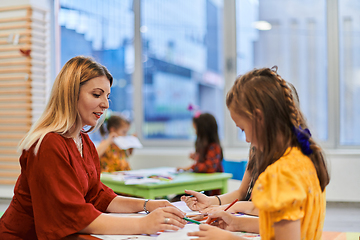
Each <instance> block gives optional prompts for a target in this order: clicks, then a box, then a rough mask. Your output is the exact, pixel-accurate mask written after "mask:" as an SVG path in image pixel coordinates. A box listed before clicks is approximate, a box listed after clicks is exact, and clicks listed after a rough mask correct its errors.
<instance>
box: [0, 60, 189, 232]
mask: <svg viewBox="0 0 360 240" xmlns="http://www.w3.org/2000/svg"><path fill="white" fill-rule="evenodd" d="M112 80H113V78H112V76H111V74H110V73H109V72H108V70H107V69H106V68H105V67H104V66H102V65H100V64H99V63H96V62H95V61H93V60H91V59H90V58H86V57H74V58H72V59H70V60H69V61H68V62H67V63H66V64H65V65H64V67H63V68H62V70H61V71H60V73H59V75H58V76H57V78H56V80H55V82H54V86H53V89H52V92H51V96H50V100H49V103H48V104H47V106H46V108H45V111H44V113H43V114H42V116H41V117H40V119H39V120H38V121H37V122H36V123H35V124H34V125H33V126H32V128H31V129H30V131H29V132H28V133H27V134H26V136H25V137H24V139H23V140H22V141H21V143H20V145H19V150H21V151H22V155H21V157H20V164H21V175H20V176H19V178H18V180H17V183H16V186H15V189H14V197H13V199H12V201H11V203H10V205H9V208H8V209H7V210H6V212H5V213H4V215H3V217H2V218H1V219H0V239H61V238H63V237H65V236H68V235H70V234H73V233H77V232H80V233H92V234H142V233H146V234H151V233H156V232H158V231H161V230H178V229H179V228H182V227H184V224H185V223H186V221H185V220H183V219H182V217H183V216H184V213H182V212H181V211H180V210H178V209H177V208H175V207H172V205H171V204H170V203H169V202H168V201H164V200H159V201H155V200H151V201H149V200H144V199H136V198H128V197H121V196H117V195H116V194H115V193H114V192H113V191H112V190H111V189H109V188H108V187H106V186H105V185H103V184H102V183H101V182H100V163H99V157H98V154H97V151H96V148H95V146H94V144H93V143H92V142H91V140H90V138H89V137H88V135H87V134H86V133H87V132H89V131H91V130H92V129H93V128H94V127H95V125H97V124H98V120H99V119H100V117H101V116H102V114H103V113H104V111H105V110H106V109H107V108H108V107H109V103H108V97H109V94H110V87H111V84H112ZM86 126H89V127H90V128H89V129H88V130H87V131H85V130H84V128H85V127H86ZM143 210H145V211H146V212H148V213H149V212H151V213H150V214H149V215H147V216H145V217H143V218H126V217H115V216H111V215H108V214H104V212H122V213H130V212H139V211H143Z"/></svg>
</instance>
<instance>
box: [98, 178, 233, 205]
mask: <svg viewBox="0 0 360 240" xmlns="http://www.w3.org/2000/svg"><path fill="white" fill-rule="evenodd" d="M231 177H232V174H231V173H189V172H184V173H178V174H176V175H175V176H174V179H173V180H171V181H161V182H157V183H146V184H136V185H125V183H124V181H118V180H113V179H112V176H111V174H108V173H102V174H101V181H102V182H103V183H104V184H105V185H106V186H108V187H110V188H111V189H112V190H113V191H114V192H116V193H125V194H128V195H131V196H138V197H142V198H149V199H155V197H164V196H166V195H169V194H182V193H184V190H185V189H187V190H194V191H201V190H213V189H220V191H221V193H222V194H223V193H226V192H227V181H228V179H229V178H231Z"/></svg>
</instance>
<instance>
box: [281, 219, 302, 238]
mask: <svg viewBox="0 0 360 240" xmlns="http://www.w3.org/2000/svg"><path fill="white" fill-rule="evenodd" d="M274 231H275V239H276V240H287V239H292V240H300V237H301V230H300V220H296V221H289V220H281V221H280V222H277V223H275V224H274Z"/></svg>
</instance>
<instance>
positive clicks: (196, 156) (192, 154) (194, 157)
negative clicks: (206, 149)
mask: <svg viewBox="0 0 360 240" xmlns="http://www.w3.org/2000/svg"><path fill="white" fill-rule="evenodd" d="M189 158H191V159H192V160H195V161H197V160H198V159H199V154H197V153H196V152H194V153H190V155H189Z"/></svg>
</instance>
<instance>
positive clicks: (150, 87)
mask: <svg viewBox="0 0 360 240" xmlns="http://www.w3.org/2000/svg"><path fill="white" fill-rule="evenodd" d="M141 4H142V5H141V29H140V30H141V36H142V53H143V59H142V60H143V73H144V76H143V126H142V130H143V132H142V134H143V137H144V139H177V140H179V139H191V138H192V137H193V135H194V132H193V130H192V117H193V115H194V112H195V111H196V110H200V111H201V112H208V113H211V114H213V115H214V116H215V117H216V119H217V122H218V125H219V129H220V135H221V136H223V115H224V100H223V99H224V96H223V95H224V93H223V91H224V89H223V86H224V79H223V70H222V68H223V61H222V59H223V51H222V46H223V45H222V34H223V33H222V29H223V28H222V18H223V14H222V5H221V1H211V0H207V1H205V0H202V1H200V0H197V1H193V0H172V1H159V0H158V1H154V0H143V1H141ZM189 108H190V109H193V110H190V109H189Z"/></svg>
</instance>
